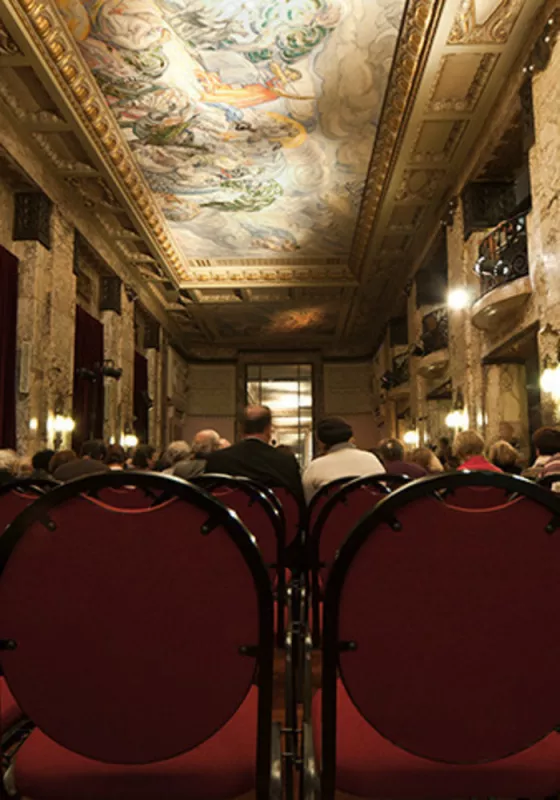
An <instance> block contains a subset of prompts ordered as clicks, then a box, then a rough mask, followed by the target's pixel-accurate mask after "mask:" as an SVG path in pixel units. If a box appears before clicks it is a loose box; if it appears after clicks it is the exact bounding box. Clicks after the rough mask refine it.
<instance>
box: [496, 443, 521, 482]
mask: <svg viewBox="0 0 560 800" xmlns="http://www.w3.org/2000/svg"><path fill="white" fill-rule="evenodd" d="M488 458H489V460H490V461H491V462H492V464H494V466H495V467H499V468H500V469H501V470H502V472H509V473H511V474H512V475H519V474H520V472H521V467H520V465H519V453H518V451H517V450H516V449H515V447H513V445H511V444H510V443H509V442H506V441H505V439H500V440H499V441H497V442H494V444H493V445H492V447H491V448H490V451H489V453H488Z"/></svg>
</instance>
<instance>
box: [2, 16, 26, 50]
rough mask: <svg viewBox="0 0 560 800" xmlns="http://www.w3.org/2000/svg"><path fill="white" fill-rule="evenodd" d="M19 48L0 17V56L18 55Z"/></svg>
mask: <svg viewBox="0 0 560 800" xmlns="http://www.w3.org/2000/svg"><path fill="white" fill-rule="evenodd" d="M20 53H21V50H20V49H19V47H18V46H17V44H16V43H15V42H14V40H13V39H12V37H11V36H10V34H9V33H8V31H7V30H6V27H5V25H4V23H3V22H2V20H1V19H0V56H15V55H19V54H20Z"/></svg>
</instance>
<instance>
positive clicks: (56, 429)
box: [47, 411, 76, 450]
mask: <svg viewBox="0 0 560 800" xmlns="http://www.w3.org/2000/svg"><path fill="white" fill-rule="evenodd" d="M75 427H76V423H75V421H74V420H73V419H72V417H69V416H66V415H65V414H62V413H58V412H56V411H55V413H54V415H52V414H49V417H48V419H47V432H48V433H49V434H51V435H52V434H54V449H55V450H60V447H61V445H62V437H63V434H65V433H72V431H73V430H74V428H75Z"/></svg>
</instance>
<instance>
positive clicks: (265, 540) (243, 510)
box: [211, 486, 278, 575]
mask: <svg viewBox="0 0 560 800" xmlns="http://www.w3.org/2000/svg"><path fill="white" fill-rule="evenodd" d="M211 493H212V495H213V496H214V497H215V498H216V500H219V501H220V502H221V503H223V504H224V505H225V506H227V507H228V508H231V510H232V511H235V513H236V514H237V516H238V517H239V519H240V520H241V522H242V523H243V524H244V525H245V526H246V527H247V528H248V529H249V530H250V531H251V533H252V534H253V536H254V537H255V539H256V540H257V544H258V546H259V550H260V551H261V553H262V557H263V561H264V562H265V564H275V563H276V561H277V557H278V549H277V548H278V540H277V538H276V532H275V530H274V526H273V524H272V522H271V520H270V517H269V516H268V514H267V513H266V511H265V509H264V508H263V506H262V505H261V504H260V503H259V502H258V501H255V499H254V497H253V496H252V495H250V494H248V493H247V492H245V491H243V490H242V489H233V488H231V487H227V486H217V487H216V488H215V489H212V490H211ZM274 572H275V570H273V571H272V574H273V575H274Z"/></svg>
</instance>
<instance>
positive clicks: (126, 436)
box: [120, 422, 138, 450]
mask: <svg viewBox="0 0 560 800" xmlns="http://www.w3.org/2000/svg"><path fill="white" fill-rule="evenodd" d="M120 445H121V447H124V448H125V449H127V450H129V449H134V448H135V447H138V436H136V434H135V433H133V432H132V426H131V425H130V423H129V422H127V423H126V425H125V426H124V433H123V434H122V436H121V438H120Z"/></svg>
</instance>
